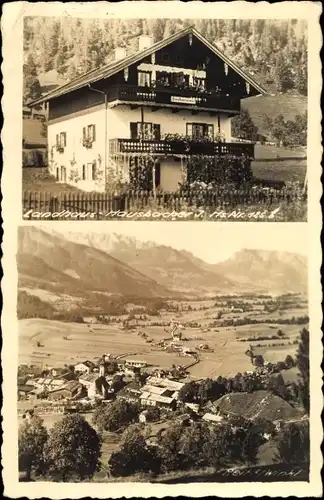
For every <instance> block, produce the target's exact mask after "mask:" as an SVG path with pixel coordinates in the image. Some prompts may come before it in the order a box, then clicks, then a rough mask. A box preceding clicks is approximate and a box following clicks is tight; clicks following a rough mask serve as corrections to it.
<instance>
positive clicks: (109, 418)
mask: <svg viewBox="0 0 324 500" xmlns="http://www.w3.org/2000/svg"><path fill="white" fill-rule="evenodd" d="M139 411H140V409H139V407H138V406H137V405H135V404H132V403H129V402H127V401H123V400H120V401H118V400H117V401H114V402H113V403H112V404H111V405H105V406H104V408H103V407H102V406H100V407H98V408H96V410H95V412H94V415H93V423H94V424H95V425H96V426H97V427H98V429H99V430H106V431H110V432H115V431H118V430H119V429H121V428H123V427H125V426H126V425H127V424H130V423H133V422H136V421H137V419H138V415H139Z"/></svg>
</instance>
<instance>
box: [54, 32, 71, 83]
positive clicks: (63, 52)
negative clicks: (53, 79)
mask: <svg viewBox="0 0 324 500" xmlns="http://www.w3.org/2000/svg"><path fill="white" fill-rule="evenodd" d="M69 58H70V54H69V49H68V45H67V40H66V39H65V37H64V35H63V33H61V35H60V37H59V41H58V52H57V56H56V71H57V72H58V74H59V75H61V76H66V72H67V68H68V66H69V63H68V60H69Z"/></svg>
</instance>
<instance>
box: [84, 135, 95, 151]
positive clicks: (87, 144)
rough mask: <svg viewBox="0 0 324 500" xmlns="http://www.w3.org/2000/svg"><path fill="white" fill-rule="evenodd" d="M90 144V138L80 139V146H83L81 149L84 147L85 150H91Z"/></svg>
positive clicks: (91, 141)
mask: <svg viewBox="0 0 324 500" xmlns="http://www.w3.org/2000/svg"><path fill="white" fill-rule="evenodd" d="M92 143H93V139H91V137H84V138H83V139H82V145H83V147H85V148H87V149H90V148H92Z"/></svg>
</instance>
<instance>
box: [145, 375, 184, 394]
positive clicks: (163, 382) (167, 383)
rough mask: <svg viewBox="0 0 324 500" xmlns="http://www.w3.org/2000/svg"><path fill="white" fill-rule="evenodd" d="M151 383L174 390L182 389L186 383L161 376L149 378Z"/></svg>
mask: <svg viewBox="0 0 324 500" xmlns="http://www.w3.org/2000/svg"><path fill="white" fill-rule="evenodd" d="M148 382H149V384H150V385H156V386H157V387H165V388H166V389H170V390H173V391H180V389H181V388H182V387H183V386H184V385H185V384H184V383H183V382H177V381H176V380H171V379H169V378H160V377H150V378H149V379H148Z"/></svg>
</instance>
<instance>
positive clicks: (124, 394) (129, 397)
mask: <svg viewBox="0 0 324 500" xmlns="http://www.w3.org/2000/svg"><path fill="white" fill-rule="evenodd" d="M141 394H142V391H141V386H140V385H139V384H138V383H137V382H130V383H129V384H127V385H126V386H125V387H124V388H123V389H121V390H120V391H118V393H117V399H124V400H126V401H132V402H138V401H139V399H140V397H141Z"/></svg>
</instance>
